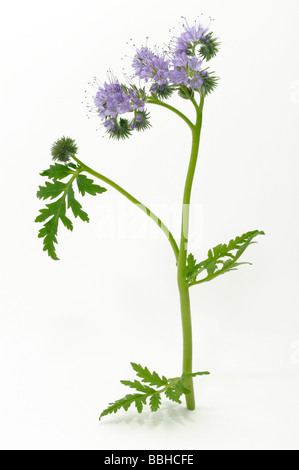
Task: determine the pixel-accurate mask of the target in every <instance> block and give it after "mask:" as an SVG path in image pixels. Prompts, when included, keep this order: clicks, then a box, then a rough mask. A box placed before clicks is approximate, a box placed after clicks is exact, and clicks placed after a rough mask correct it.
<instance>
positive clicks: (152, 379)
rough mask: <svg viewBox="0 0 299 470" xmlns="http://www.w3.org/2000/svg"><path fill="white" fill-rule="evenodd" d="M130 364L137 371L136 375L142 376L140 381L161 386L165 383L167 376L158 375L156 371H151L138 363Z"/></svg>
mask: <svg viewBox="0 0 299 470" xmlns="http://www.w3.org/2000/svg"><path fill="white" fill-rule="evenodd" d="M131 366H132V367H133V369H134V370H135V372H137V376H138V377H141V378H142V382H146V383H149V384H150V385H156V386H158V387H161V386H163V385H166V384H167V378H166V377H164V376H162V378H161V377H159V375H158V374H157V372H153V373H151V372H150V371H149V370H148V368H147V367H142V366H141V365H140V364H135V363H134V362H131Z"/></svg>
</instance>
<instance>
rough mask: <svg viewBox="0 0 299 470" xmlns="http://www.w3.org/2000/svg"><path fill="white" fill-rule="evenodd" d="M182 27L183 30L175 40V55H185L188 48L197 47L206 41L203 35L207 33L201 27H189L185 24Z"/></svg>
mask: <svg viewBox="0 0 299 470" xmlns="http://www.w3.org/2000/svg"><path fill="white" fill-rule="evenodd" d="M183 27H184V30H183V32H182V34H181V35H180V36H179V37H178V38H176V48H175V53H176V54H182V53H184V52H185V53H186V52H187V51H188V49H189V48H190V46H192V45H197V44H199V43H200V42H204V41H205V40H206V37H205V35H204V33H206V32H207V29H206V28H204V27H203V26H202V25H200V24H198V25H194V26H191V27H190V26H189V25H188V24H186V25H184V26H183Z"/></svg>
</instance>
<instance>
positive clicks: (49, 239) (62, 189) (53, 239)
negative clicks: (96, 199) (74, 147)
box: [35, 163, 106, 260]
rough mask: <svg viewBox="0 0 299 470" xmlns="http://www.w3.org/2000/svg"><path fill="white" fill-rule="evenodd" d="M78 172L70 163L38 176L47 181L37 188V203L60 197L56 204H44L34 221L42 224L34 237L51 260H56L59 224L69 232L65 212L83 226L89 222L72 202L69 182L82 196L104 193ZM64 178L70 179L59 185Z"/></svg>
mask: <svg viewBox="0 0 299 470" xmlns="http://www.w3.org/2000/svg"><path fill="white" fill-rule="evenodd" d="M82 171H83V169H82V168H80V167H79V166H77V165H74V164H72V163H68V164H65V165H63V164H60V163H56V164H55V165H51V166H50V168H49V169H48V170H45V171H43V172H42V173H41V175H42V176H45V177H48V178H49V179H50V180H51V181H46V182H45V185H44V186H39V190H38V192H37V197H38V198H39V199H55V198H57V197H59V196H60V197H59V199H57V200H56V201H54V202H52V203H49V204H46V207H45V208H43V209H40V211H39V212H40V213H39V215H38V216H37V217H36V219H35V222H38V223H42V222H45V223H44V225H43V227H42V228H41V229H40V231H39V234H38V237H39V238H43V246H44V251H47V252H48V255H49V256H50V257H51V258H52V259H54V260H58V257H57V254H56V247H55V245H56V244H57V232H58V226H59V221H61V222H62V224H63V225H64V226H65V227H66V228H67V229H68V230H73V223H72V221H71V220H70V219H69V218H68V217H67V216H66V210H67V209H71V210H72V213H73V215H74V217H75V218H76V217H79V218H80V219H81V220H83V221H84V222H89V218H88V215H87V213H86V212H84V211H83V210H82V206H81V204H80V203H79V201H77V199H76V198H75V192H74V188H73V182H74V181H75V180H77V184H78V189H79V192H80V193H81V194H82V196H84V195H85V194H86V193H88V194H91V195H93V196H95V195H96V194H101V193H103V192H105V191H106V189H105V188H102V187H101V186H98V185H96V184H94V182H93V180H92V179H89V178H87V177H86V176H85V175H82V174H81V172H82ZM67 176H70V179H69V180H68V181H67V182H61V181H60V180H62V179H64V178H66V177H67ZM66 201H67V202H66Z"/></svg>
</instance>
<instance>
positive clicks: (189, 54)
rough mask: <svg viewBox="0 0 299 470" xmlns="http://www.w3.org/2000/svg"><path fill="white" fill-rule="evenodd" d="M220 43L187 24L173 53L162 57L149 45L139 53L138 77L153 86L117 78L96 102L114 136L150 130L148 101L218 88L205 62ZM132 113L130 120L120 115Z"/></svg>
mask: <svg viewBox="0 0 299 470" xmlns="http://www.w3.org/2000/svg"><path fill="white" fill-rule="evenodd" d="M218 47H219V43H218V42H217V40H216V39H215V38H214V37H213V34H212V33H209V32H208V30H207V28H204V27H203V26H202V25H200V24H195V25H194V26H191V27H190V26H189V25H188V24H185V25H183V30H182V32H181V33H180V34H179V36H178V37H175V38H174V40H173V45H172V48H170V51H171V52H170V53H168V54H166V53H165V52H164V53H163V54H158V53H157V52H153V51H151V50H150V49H149V48H148V47H147V46H143V47H141V48H139V49H137V50H136V54H135V56H134V59H133V62H132V68H133V71H134V76H135V77H137V78H139V79H140V80H144V81H145V82H146V83H147V84H149V85H150V86H149V92H148V93H147V92H146V91H145V88H137V87H136V86H135V85H131V86H130V87H127V86H124V85H122V84H120V83H119V82H118V81H117V80H116V79H113V81H111V82H110V83H105V84H104V86H102V87H100V88H98V91H97V93H96V95H95V97H94V103H95V106H96V108H97V112H98V114H99V116H100V117H101V118H102V120H103V121H104V127H105V129H106V131H107V133H108V134H109V135H110V137H114V138H118V139H119V138H125V137H128V136H129V135H130V134H131V131H133V130H137V131H140V130H144V129H147V128H148V127H149V126H150V124H149V119H148V118H149V114H148V113H147V112H146V110H145V103H146V101H147V99H148V98H150V97H154V98H158V99H160V98H162V99H166V98H168V97H169V96H171V94H172V93H173V92H174V91H175V90H177V91H178V93H179V95H180V96H181V97H183V98H186V99H190V98H192V97H193V96H194V92H195V91H197V92H199V93H200V94H201V95H203V96H205V95H207V94H208V93H210V92H211V91H213V90H214V88H215V87H216V85H217V78H216V77H214V76H213V75H212V74H211V73H210V72H209V71H208V68H207V67H206V66H204V64H203V62H204V60H206V61H209V60H210V59H211V58H212V57H214V56H215V55H216V53H217V52H218ZM126 113H131V114H133V117H131V119H126V118H124V117H121V118H120V115H122V114H126Z"/></svg>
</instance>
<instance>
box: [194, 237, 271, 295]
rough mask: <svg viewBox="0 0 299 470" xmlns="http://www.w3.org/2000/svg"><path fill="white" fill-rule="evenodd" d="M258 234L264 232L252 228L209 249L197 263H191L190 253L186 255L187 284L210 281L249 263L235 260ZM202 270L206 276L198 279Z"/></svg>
mask: <svg viewBox="0 0 299 470" xmlns="http://www.w3.org/2000/svg"><path fill="white" fill-rule="evenodd" d="M258 235H265V233H264V232H262V231H259V230H254V231H252V232H247V233H244V234H243V235H242V236H241V237H236V238H235V239H234V240H230V242H229V243H228V244H223V245H222V244H220V245H217V246H215V247H214V248H213V249H212V250H209V252H208V257H207V259H205V260H204V261H201V262H200V263H197V264H196V262H195V264H194V263H193V259H194V257H193V255H192V254H190V255H189V256H188V259H189V260H190V262H188V263H187V267H186V281H187V284H188V285H189V286H191V285H195V284H201V283H202V282H207V281H211V280H212V279H214V278H215V277H217V276H219V275H221V274H224V273H226V272H229V271H234V270H236V269H237V268H238V266H240V265H242V264H251V263H247V262H243V263H237V260H238V259H239V258H240V256H241V255H242V254H243V252H244V251H245V250H246V248H247V247H248V246H249V245H251V244H252V243H256V242H254V241H253V239H254V238H255V237H257V236H258ZM203 271H206V272H207V276H206V277H204V278H203V279H199V280H198V279H197V277H198V276H199V274H201V273H202V272H203Z"/></svg>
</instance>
